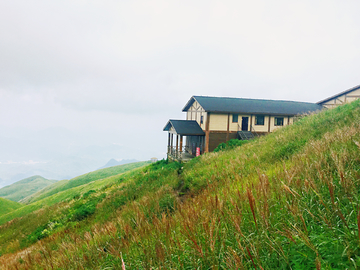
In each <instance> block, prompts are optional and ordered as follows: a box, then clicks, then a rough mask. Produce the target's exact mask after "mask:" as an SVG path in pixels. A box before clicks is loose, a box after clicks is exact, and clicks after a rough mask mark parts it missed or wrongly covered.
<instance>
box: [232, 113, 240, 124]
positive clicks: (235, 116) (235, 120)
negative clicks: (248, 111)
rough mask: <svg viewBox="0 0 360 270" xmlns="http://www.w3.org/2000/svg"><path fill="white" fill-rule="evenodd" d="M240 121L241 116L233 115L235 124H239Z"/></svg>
mask: <svg viewBox="0 0 360 270" xmlns="http://www.w3.org/2000/svg"><path fill="white" fill-rule="evenodd" d="M238 120H239V116H238V115H237V114H233V115H232V121H233V123H237V122H238Z"/></svg>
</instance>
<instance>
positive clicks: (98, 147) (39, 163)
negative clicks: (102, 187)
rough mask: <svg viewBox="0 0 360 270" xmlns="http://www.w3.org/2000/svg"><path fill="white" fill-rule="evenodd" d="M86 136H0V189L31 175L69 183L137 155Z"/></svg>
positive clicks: (59, 132)
mask: <svg viewBox="0 0 360 270" xmlns="http://www.w3.org/2000/svg"><path fill="white" fill-rule="evenodd" d="M15 131H16V132H15ZM88 134H89V135H88V136H86V135H85V134H84V133H82V132H81V133H76V132H72V131H70V130H67V129H65V128H48V129H45V130H42V131H41V132H39V131H32V130H31V129H21V130H19V129H17V130H13V132H12V133H11V132H9V131H7V132H4V134H2V135H1V136H0V145H1V151H0V188H1V187H4V186H6V185H10V184H12V183H14V182H16V181H19V180H22V179H24V178H27V177H30V176H33V175H41V176H42V177H45V178H47V179H57V180H62V179H71V178H73V177H75V176H78V175H81V174H83V173H87V172H90V171H94V170H96V169H98V168H99V167H100V166H101V165H103V164H106V162H108V161H109V159H111V158H113V157H115V158H116V159H119V160H120V159H121V158H127V157H130V158H131V156H130V154H129V153H132V154H134V156H135V155H138V153H136V150H131V151H130V149H129V147H127V146H123V145H119V144H115V143H110V142H109V140H108V141H106V138H104V140H98V139H97V138H96V133H95V134H94V133H88ZM126 155H127V156H126ZM132 160H135V159H132ZM135 161H136V160H135ZM129 162H132V161H131V160H130V161H129ZM125 163H126V161H124V162H123V163H121V164H125ZM119 164H120V163H119ZM116 165H118V164H116ZM112 166H114V165H112Z"/></svg>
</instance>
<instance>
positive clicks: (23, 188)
mask: <svg viewBox="0 0 360 270" xmlns="http://www.w3.org/2000/svg"><path fill="white" fill-rule="evenodd" d="M55 182H56V180H49V179H46V178H44V177H42V176H40V175H35V176H32V177H28V178H26V179H23V180H20V181H18V182H16V183H13V184H11V185H9V186H6V187H3V188H1V189H0V197H2V198H5V199H8V200H11V201H15V202H18V201H20V200H22V199H24V198H25V197H27V196H30V195H32V194H34V193H36V192H38V191H39V190H41V189H43V188H44V187H47V186H49V185H51V184H53V183H55Z"/></svg>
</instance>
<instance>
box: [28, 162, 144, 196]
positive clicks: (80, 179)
mask: <svg viewBox="0 0 360 270" xmlns="http://www.w3.org/2000/svg"><path fill="white" fill-rule="evenodd" d="M149 163H150V162H149V161H140V162H135V163H129V164H124V165H118V166H113V167H108V168H104V169H100V170H96V171H93V172H89V173H86V174H83V175H80V176H77V177H75V178H73V179H71V180H69V181H62V182H61V184H60V183H54V184H53V185H52V186H49V187H48V188H47V189H46V190H44V191H40V192H39V193H37V194H34V196H31V197H30V198H26V199H25V200H24V201H23V203H32V202H36V201H39V200H41V199H44V198H46V197H49V196H51V195H53V194H56V193H59V192H61V191H65V190H68V189H71V188H74V187H78V186H81V185H84V184H87V183H90V182H92V181H95V180H99V179H104V178H107V177H109V176H112V175H117V174H119V173H123V172H126V171H130V170H133V169H136V168H139V167H142V166H144V165H146V164H149Z"/></svg>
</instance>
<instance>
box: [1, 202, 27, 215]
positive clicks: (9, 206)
mask: <svg viewBox="0 0 360 270" xmlns="http://www.w3.org/2000/svg"><path fill="white" fill-rule="evenodd" d="M21 206H22V204H20V203H17V202H13V201H10V200H7V199H4V198H0V216H1V215H4V214H7V213H10V212H11V211H13V210H15V209H17V208H20V207H21Z"/></svg>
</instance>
